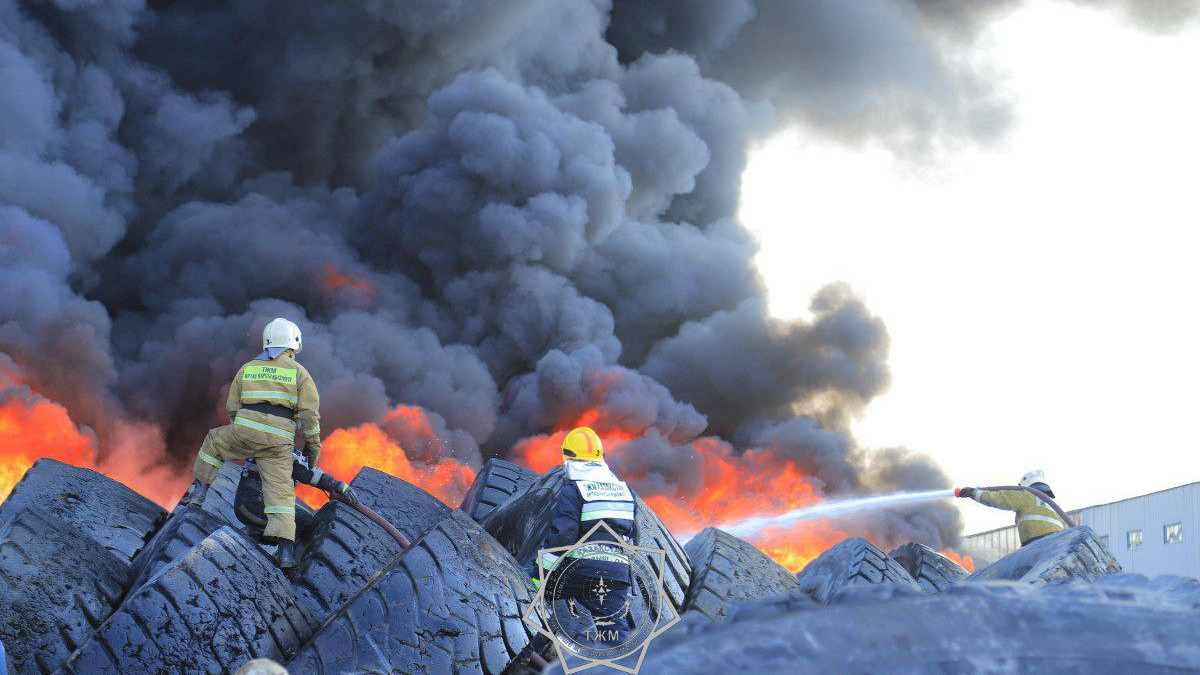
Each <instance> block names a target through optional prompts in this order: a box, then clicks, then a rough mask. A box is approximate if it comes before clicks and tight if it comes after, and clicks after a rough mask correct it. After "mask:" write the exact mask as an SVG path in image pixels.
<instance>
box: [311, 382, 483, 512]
mask: <svg viewBox="0 0 1200 675" xmlns="http://www.w3.org/2000/svg"><path fill="white" fill-rule="evenodd" d="M390 423H400V424H403V425H407V429H408V430H409V431H410V432H413V433H415V434H416V435H417V436H419V437H421V438H423V439H425V440H426V442H428V443H437V442H439V440H440V439H438V438H436V435H435V433H434V430H433V425H432V424H431V423H430V422H429V419H428V418H427V417H426V415H425V411H424V410H422V409H421V408H418V407H415V406H405V405H401V406H397V407H396V408H394V409H393V410H392V411H390V412H389V413H388V414H387V417H386V418H385V419H384V420H383V421H382V424H383V425H389V424H390ZM319 464H320V465H321V468H322V469H323V470H325V471H327V472H329V474H330V475H332V476H333V477H335V478H337V479H338V480H343V481H346V482H350V481H351V480H352V479H353V478H354V476H355V474H357V473H358V470H359V469H361V468H363V467H364V466H369V467H372V468H374V469H378V470H380V471H383V472H386V473H390V474H392V475H393V476H396V477H397V478H402V479H404V480H406V481H408V482H410V483H412V484H413V485H416V486H418V487H420V488H422V489H424V490H425V491H426V492H428V493H430V494H432V495H433V496H435V497H437V498H438V499H440V500H442V501H443V502H445V503H446V504H447V505H449V506H451V507H457V506H458V505H459V503H461V502H462V498H463V497H464V496H465V495H466V493H467V490H468V489H470V487H471V482H472V481H474V480H475V470H474V469H472V468H471V467H470V466H468V465H466V464H464V463H462V462H460V461H458V460H457V459H454V458H453V457H442V456H440V455H436V456H435V461H434V462H432V463H427V462H416V463H414V462H413V461H411V460H410V459H409V453H408V452H406V451H405V449H404V448H403V447H401V445H400V442H399V441H398V440H397V439H395V438H394V437H393V436H392V435H390V434H389V433H388V432H387V431H385V430H384V429H383V428H382V427H381V426H380V425H379V424H370V423H368V424H363V425H361V426H357V427H352V428H349V429H338V430H337V431H334V432H333V433H332V434H330V435H329V437H328V438H326V439H325V441H324V443H323V444H322V451H321V458H320V460H319ZM298 494H299V496H300V498H301V499H303V500H304V501H305V502H307V503H308V504H309V505H310V506H314V507H316V506H319V505H320V504H323V503H325V502H326V501H328V498H327V497H326V495H325V493H323V492H321V491H319V490H317V489H316V488H311V487H308V486H300V489H299V490H298Z"/></svg>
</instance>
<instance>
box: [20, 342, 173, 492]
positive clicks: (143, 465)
mask: <svg viewBox="0 0 1200 675" xmlns="http://www.w3.org/2000/svg"><path fill="white" fill-rule="evenodd" d="M10 363H11V362H10ZM3 365H5V364H3V363H0V366H3ZM107 434H108V435H107V437H106V441H105V446H104V452H100V445H99V443H98V441H97V438H96V435H95V433H93V432H92V430H91V429H89V428H87V427H83V428H80V427H79V426H78V425H76V424H75V422H74V421H73V420H72V419H71V415H70V413H69V412H68V411H67V409H66V407H64V406H63V405H61V404H59V403H57V402H55V401H52V400H50V399H48V398H45V397H44V396H41V395H40V394H38V393H37V392H35V391H33V390H32V389H30V388H28V387H26V386H24V383H23V382H22V380H21V378H20V377H19V372H18V369H17V368H3V369H0V501H4V499H7V498H8V495H9V493H10V492H12V488H13V486H14V485H16V483H17V482H19V481H20V480H21V477H22V476H24V475H25V472H26V471H28V470H29V468H30V467H31V466H33V463H34V462H35V461H37V460H38V459H41V458H43V457H49V458H51V459H57V460H59V461H62V462H66V463H68V464H74V465H75V466H80V467H84V468H87V469H92V470H95V471H99V472H100V473H102V474H104V475H106V476H108V477H109V478H112V479H113V480H116V481H118V482H121V483H124V484H125V485H127V486H129V487H131V488H133V489H134V490H136V491H137V492H139V493H141V494H143V495H145V496H146V497H148V498H150V499H152V500H154V501H155V502H157V503H158V504H159V505H160V506H163V507H164V508H168V509H169V508H171V507H173V506H174V505H175V503H176V502H178V501H179V498H180V496H181V495H182V494H183V489H184V487H185V486H186V485H187V483H188V481H189V480H190V476H189V475H188V474H186V473H183V474H180V473H179V472H178V471H177V470H176V469H174V468H173V467H170V466H167V465H156V464H154V459H153V458H156V457H162V456H163V449H164V448H165V442H164V440H163V437H162V430H161V429H159V428H158V427H157V426H155V425H153V424H147V423H140V422H132V421H127V420H122V419H114V420H112V421H111V422H110V423H109V424H108V427H107Z"/></svg>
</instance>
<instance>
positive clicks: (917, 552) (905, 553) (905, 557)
mask: <svg viewBox="0 0 1200 675" xmlns="http://www.w3.org/2000/svg"><path fill="white" fill-rule="evenodd" d="M888 555H890V556H892V560H895V561H896V562H898V563H900V566H901V567H903V568H904V569H905V571H907V572H908V575H909V576H911V577H912V578H913V579H914V580H916V582H917V585H918V586H920V587H921V590H923V591H925V592H926V593H929V594H930V595H933V594H934V593H941V592H942V591H944V590H945V589H946V588H947V587H949V586H950V585H951V584H954V583H956V582H958V581H959V580H961V579H963V578H964V577H966V576H967V571H966V570H965V569H963V566H962V565H959V564H958V563H956V562H954V561H953V560H951V559H949V558H947V557H946V556H944V555H942V554H941V553H938V552H937V551H935V550H933V549H932V548H930V547H928V546H926V545H925V544H905V545H904V546H901V547H900V548H898V549H896V550H895V551H892V552H891V553H889V554H888Z"/></svg>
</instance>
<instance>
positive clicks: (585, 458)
mask: <svg viewBox="0 0 1200 675" xmlns="http://www.w3.org/2000/svg"><path fill="white" fill-rule="evenodd" d="M562 453H563V459H577V460H579V461H581V462H591V461H595V460H599V459H604V443H602V442H600V436H598V435H597V434H596V432H595V431H592V428H591V427H578V428H576V429H572V430H571V431H570V432H568V433H567V437H566V438H564V439H563V443H562Z"/></svg>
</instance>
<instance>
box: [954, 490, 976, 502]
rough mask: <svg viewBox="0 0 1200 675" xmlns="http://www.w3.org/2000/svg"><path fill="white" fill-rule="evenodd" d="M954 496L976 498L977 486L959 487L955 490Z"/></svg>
mask: <svg viewBox="0 0 1200 675" xmlns="http://www.w3.org/2000/svg"><path fill="white" fill-rule="evenodd" d="M954 496H955V497H962V498H964V499H974V498H975V488H970V487H965V488H958V489H957V490H955V491H954Z"/></svg>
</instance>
